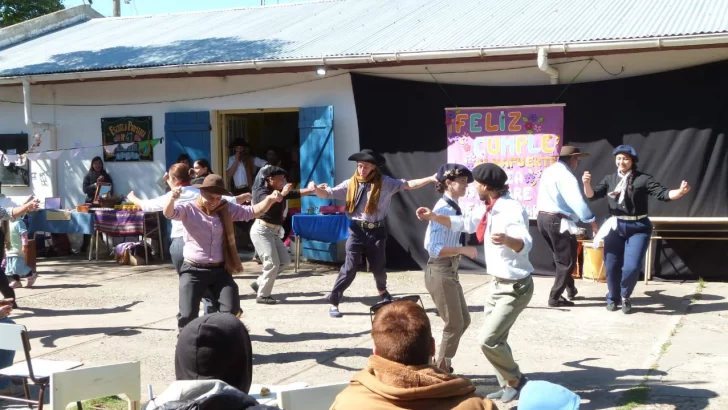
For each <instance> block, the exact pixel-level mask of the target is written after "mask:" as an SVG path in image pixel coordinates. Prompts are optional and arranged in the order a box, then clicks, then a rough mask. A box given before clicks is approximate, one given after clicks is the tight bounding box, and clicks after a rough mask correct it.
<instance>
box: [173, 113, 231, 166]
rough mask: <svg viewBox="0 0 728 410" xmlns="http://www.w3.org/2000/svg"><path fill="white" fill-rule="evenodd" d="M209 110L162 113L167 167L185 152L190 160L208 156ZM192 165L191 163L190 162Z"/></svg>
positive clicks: (208, 158) (209, 159) (208, 157)
mask: <svg viewBox="0 0 728 410" xmlns="http://www.w3.org/2000/svg"><path fill="white" fill-rule="evenodd" d="M210 127H211V126H210V112H209V111H196V112H168V113H166V114H164V134H165V138H164V147H165V148H164V155H165V157H166V163H167V167H166V168H167V169H169V167H170V166H172V164H174V163H175V162H176V161H177V158H178V157H179V155H180V154H182V153H186V154H187V155H189V156H190V158H192V161H197V160H198V159H201V158H205V159H207V160H208V161H210V162H212V158H210ZM190 166H192V164H190ZM218 172H219V170H218Z"/></svg>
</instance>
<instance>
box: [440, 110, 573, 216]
mask: <svg viewBox="0 0 728 410" xmlns="http://www.w3.org/2000/svg"><path fill="white" fill-rule="evenodd" d="M445 124H446V125H447V161H448V162H454V163H459V164H463V165H465V166H467V167H468V168H470V169H471V170H472V169H473V168H475V166H476V165H478V164H483V163H486V162H492V163H494V164H498V165H499V166H500V167H502V168H503V169H504V170H505V171H506V173H507V174H508V185H509V187H510V191H511V196H512V197H513V198H514V199H517V200H518V201H520V202H521V204H523V206H524V207H525V208H526V209H527V210H528V215H529V217H530V218H532V219H536V216H537V213H538V212H537V211H536V196H537V194H538V182H539V180H540V179H541V173H542V172H543V170H544V169H546V167H548V166H549V165H551V164H553V163H554V162H556V161H557V159H558V155H559V150H560V149H561V145H562V143H563V138H562V135H563V129H564V105H563V104H558V105H532V106H512V107H484V108H446V109H445ZM460 206H461V207H462V208H463V210H468V211H470V210H472V209H473V208H475V207H478V206H482V201H480V199H479V198H478V195H477V191H476V190H475V186H474V185H472V184H471V186H470V187H468V191H467V194H466V196H465V197H464V198H461V199H460Z"/></svg>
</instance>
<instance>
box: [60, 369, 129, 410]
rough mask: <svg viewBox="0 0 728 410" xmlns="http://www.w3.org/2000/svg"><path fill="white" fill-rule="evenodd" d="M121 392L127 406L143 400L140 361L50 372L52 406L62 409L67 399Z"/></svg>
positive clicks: (70, 400)
mask: <svg viewBox="0 0 728 410" xmlns="http://www.w3.org/2000/svg"><path fill="white" fill-rule="evenodd" d="M118 394H124V395H126V397H127V402H128V408H129V410H138V409H139V406H140V402H141V400H142V389H141V366H140V364H139V362H128V363H119V364H110V365H105V366H98V367H86V368H83V369H76V370H68V371H65V372H57V373H53V374H52V375H51V409H52V410H65V409H66V406H68V404H69V403H73V402H76V403H78V402H81V401H84V400H90V399H96V398H100V397H107V396H115V395H118Z"/></svg>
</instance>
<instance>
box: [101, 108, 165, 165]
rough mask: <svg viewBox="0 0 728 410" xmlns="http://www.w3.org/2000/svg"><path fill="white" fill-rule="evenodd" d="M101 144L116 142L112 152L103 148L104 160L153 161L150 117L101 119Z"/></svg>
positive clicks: (106, 144)
mask: <svg viewBox="0 0 728 410" xmlns="http://www.w3.org/2000/svg"><path fill="white" fill-rule="evenodd" d="M101 135H102V145H104V146H108V145H113V144H118V146H117V147H116V149H115V150H114V151H113V153H110V152H109V151H107V150H104V160H105V161H153V160H154V150H153V149H152V148H153V147H154V145H156V144H155V143H154V142H153V141H152V117H118V118H102V119H101Z"/></svg>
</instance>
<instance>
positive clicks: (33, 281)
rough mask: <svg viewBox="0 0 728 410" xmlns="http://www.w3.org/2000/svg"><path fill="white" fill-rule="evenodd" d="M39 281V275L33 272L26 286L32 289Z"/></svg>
mask: <svg viewBox="0 0 728 410" xmlns="http://www.w3.org/2000/svg"><path fill="white" fill-rule="evenodd" d="M36 279H38V273H37V272H33V274H32V275H30V276H28V282H27V283H26V284H25V286H26V287H28V288H29V287H31V286H33V284H34V283H35V280H36Z"/></svg>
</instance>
